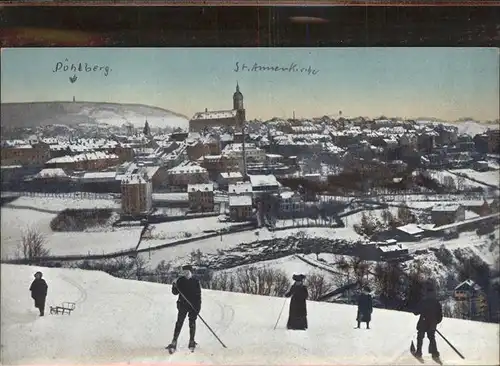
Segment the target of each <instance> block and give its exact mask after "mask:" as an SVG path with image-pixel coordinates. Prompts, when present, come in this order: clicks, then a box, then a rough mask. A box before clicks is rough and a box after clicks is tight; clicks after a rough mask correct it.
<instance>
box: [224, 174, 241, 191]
mask: <svg viewBox="0 0 500 366" xmlns="http://www.w3.org/2000/svg"><path fill="white" fill-rule="evenodd" d="M241 181H243V174H241V173H240V172H222V173H220V174H219V179H218V182H219V187H220V188H229V186H230V185H233V184H236V183H237V182H241Z"/></svg>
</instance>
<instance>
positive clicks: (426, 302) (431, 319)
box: [413, 282, 443, 362]
mask: <svg viewBox="0 0 500 366" xmlns="http://www.w3.org/2000/svg"><path fill="white" fill-rule="evenodd" d="M424 291H425V293H424V296H423V298H422V300H421V301H420V302H419V303H418V304H417V306H416V308H415V311H414V312H413V314H415V315H420V318H419V319H418V322H417V349H416V351H415V354H414V355H415V357H417V358H421V357H422V344H423V341H424V336H425V334H426V333H427V338H428V339H429V353H430V354H431V355H432V359H433V360H434V361H438V362H439V352H438V349H437V344H436V327H437V325H438V324H439V323H441V321H442V320H443V308H442V306H441V303H440V302H439V301H438V299H437V297H436V291H435V288H434V285H433V284H432V283H431V282H428V283H427V284H426V285H425V288H424Z"/></svg>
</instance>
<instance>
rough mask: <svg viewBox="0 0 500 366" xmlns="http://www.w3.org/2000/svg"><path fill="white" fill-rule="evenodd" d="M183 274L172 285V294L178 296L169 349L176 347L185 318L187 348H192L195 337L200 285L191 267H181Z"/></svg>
mask: <svg viewBox="0 0 500 366" xmlns="http://www.w3.org/2000/svg"><path fill="white" fill-rule="evenodd" d="M182 270H183V274H182V275H181V276H180V277H179V278H178V279H177V280H175V281H174V283H173V284H172V294H174V295H179V299H178V300H177V322H176V323H175V329H174V337H173V339H172V343H170V345H169V346H168V347H169V348H171V347H173V348H175V347H177V339H178V338H179V334H180V333H181V330H182V326H183V324H184V320H185V319H186V316H188V317H189V347H190V348H191V347H194V346H195V345H196V342H195V340H194V338H195V335H196V319H197V317H198V314H199V312H200V309H201V285H200V281H198V279H196V278H194V277H193V272H192V271H193V267H192V266H190V265H186V266H183V267H182Z"/></svg>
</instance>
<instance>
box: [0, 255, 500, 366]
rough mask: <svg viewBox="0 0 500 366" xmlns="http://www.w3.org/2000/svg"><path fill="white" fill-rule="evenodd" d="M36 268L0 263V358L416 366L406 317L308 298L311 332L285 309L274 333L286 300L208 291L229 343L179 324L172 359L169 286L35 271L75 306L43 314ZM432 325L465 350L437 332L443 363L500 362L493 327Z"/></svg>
mask: <svg viewBox="0 0 500 366" xmlns="http://www.w3.org/2000/svg"><path fill="white" fill-rule="evenodd" d="M38 269H40V268H37V267H29V266H15V265H6V264H2V265H1V278H2V287H1V295H2V304H1V311H2V313H1V315H2V337H1V341H2V359H1V363H2V364H10V365H14V364H23V365H29V364H31V365H35V364H38V365H39V364H49V363H50V364H63V363H68V364H69V363H71V364H75V363H76V364H80V363H89V364H90V363H92V364H97V363H108V362H109V363H111V362H120V363H122V362H123V363H133V362H134V363H139V362H140V363H157V362H162V363H165V362H166V363H177V364H178V363H189V364H218V365H230V364H233V365H234V364H239V365H255V364H272V365H278V364H279V365H284V364H295V365H300V364H309V365H311V364H315V365H321V364H323V365H326V364H328V365H334V364H342V365H347V364H351V365H362V364H364V365H366V364H371V365H382V364H383V365H389V364H391V365H414V364H416V365H419V363H416V361H415V359H413V357H411V356H409V355H408V349H409V344H410V341H411V339H412V336H415V324H416V317H415V316H413V315H412V314H409V313H404V312H396V311H388V310H383V309H375V310H374V313H373V320H372V324H371V325H372V329H370V330H366V329H354V325H355V316H356V308H355V307H353V306H350V305H339V304H329V303H316V302H311V301H310V302H308V312H309V330H307V331H288V330H286V329H285V327H284V325H285V324H286V318H287V314H288V309H287V307H285V311H284V312H283V315H282V317H281V319H280V322H279V325H278V327H277V329H276V330H273V327H274V324H275V322H276V319H277V316H278V314H279V313H280V310H281V308H282V306H283V304H285V305H288V300H284V299H283V298H272V297H264V296H253V295H244V294H237V293H229V292H218V291H209V290H204V291H203V304H202V312H201V315H202V316H203V317H204V319H205V320H206V321H207V322H208V324H209V325H210V326H211V327H212V328H213V329H214V331H215V332H216V333H217V334H218V335H219V337H220V338H221V339H222V340H223V342H224V343H225V344H226V345H227V348H226V349H224V348H222V346H221V345H220V344H219V343H218V342H217V340H216V339H215V338H214V337H213V336H212V334H211V333H210V332H209V331H208V330H207V328H206V327H205V326H204V325H203V324H202V322H201V321H199V322H198V326H197V329H198V330H197V341H198V343H199V348H198V349H197V350H196V351H195V352H194V353H193V354H191V353H189V352H188V351H187V349H186V348H187V341H188V339H187V337H188V327H187V321H186V323H185V325H184V329H183V332H182V333H181V337H180V339H179V347H180V348H179V351H178V352H177V353H175V354H174V355H172V356H170V355H168V353H167V352H166V350H165V349H164V347H165V346H166V345H167V344H168V343H169V342H170V340H171V337H172V332H173V326H174V322H175V318H176V308H175V301H176V297H174V296H173V295H172V294H171V293H170V290H171V288H170V286H169V285H163V284H156V283H146V282H138V281H131V280H121V279H117V278H114V277H111V276H109V275H107V274H105V273H102V272H91V271H83V270H70V269H60V268H50V269H49V268H42V269H41V270H42V271H43V272H44V277H45V279H46V280H47V282H48V285H49V297H48V299H47V307H48V306H49V305H54V304H59V303H61V302H63V301H73V302H76V310H75V311H74V312H73V313H72V314H71V315H70V316H68V315H64V316H63V315H47V316H45V317H43V318H40V317H38V316H37V310H36V309H34V307H33V303H32V300H31V298H30V296H29V292H28V288H29V285H30V283H31V281H32V279H33V274H34V272H35V271H36V270H38ZM284 301H287V302H286V303H284ZM47 313H48V311H47ZM439 329H440V331H441V332H442V333H444V334H445V336H447V337H448V339H449V340H450V341H451V342H452V343H453V344H454V345H455V347H457V348H458V349H459V350H460V351H461V352H462V353H463V354H464V355H465V357H466V360H462V359H460V358H459V357H458V356H457V355H456V354H455V353H454V351H453V350H452V349H451V348H450V347H449V346H447V345H446V344H445V343H444V341H442V340H441V339H438V346H439V349H440V351H441V355H442V358H443V360H444V362H445V364H454V365H460V364H462V365H464V364H482V365H486V364H490V365H493V364H498V360H499V351H498V326H497V325H495V324H485V323H478V322H471V321H465V320H458V319H444V321H443V323H442V325H441V326H440V328H439ZM426 344H427V343H424V346H425V347H426ZM424 357H425V358H426V361H428V360H429V355H425V356H424Z"/></svg>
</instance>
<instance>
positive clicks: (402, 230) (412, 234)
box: [395, 224, 425, 241]
mask: <svg viewBox="0 0 500 366" xmlns="http://www.w3.org/2000/svg"><path fill="white" fill-rule="evenodd" d="M395 230H396V235H397V237H398V240H399V241H418V240H420V239H421V238H422V236H423V234H424V233H425V230H423V229H422V228H420V227H419V226H418V225H416V224H406V225H403V226H398V227H397V228H396V229H395Z"/></svg>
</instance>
